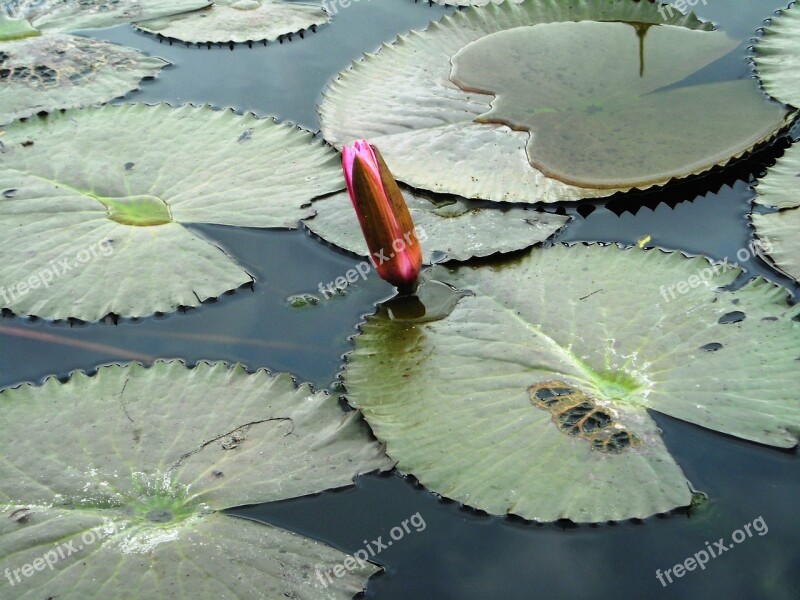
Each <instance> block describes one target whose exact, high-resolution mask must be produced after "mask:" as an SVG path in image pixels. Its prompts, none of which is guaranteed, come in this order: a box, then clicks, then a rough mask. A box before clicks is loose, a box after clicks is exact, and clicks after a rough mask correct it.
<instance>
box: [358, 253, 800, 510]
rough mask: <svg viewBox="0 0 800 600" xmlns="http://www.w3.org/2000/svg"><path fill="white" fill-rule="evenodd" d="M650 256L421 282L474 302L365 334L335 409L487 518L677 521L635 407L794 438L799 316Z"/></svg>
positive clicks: (693, 263) (531, 257)
mask: <svg viewBox="0 0 800 600" xmlns="http://www.w3.org/2000/svg"><path fill="white" fill-rule="evenodd" d="M738 274H739V271H738V270H733V269H730V268H728V267H725V266H721V265H720V266H718V267H716V273H715V269H714V268H713V267H712V265H711V264H710V263H709V262H708V261H707V260H706V259H703V258H694V259H689V258H686V257H684V256H683V255H681V254H678V253H673V254H666V253H663V252H661V251H659V250H653V251H644V250H639V249H638V248H636V249H628V250H623V249H620V248H618V247H601V246H597V245H593V246H581V245H578V246H574V247H566V246H556V247H553V248H550V249H547V250H539V251H533V252H531V253H529V254H528V255H526V256H525V257H523V258H520V259H516V260H514V261H509V262H508V263H506V264H504V265H499V266H497V267H492V268H487V267H479V268H475V267H467V266H463V267H460V268H459V269H458V270H455V271H448V270H446V269H445V268H444V267H440V266H438V267H434V270H433V276H434V277H436V278H438V279H439V280H441V281H446V282H448V283H450V284H453V285H455V286H458V287H459V288H466V289H469V290H471V291H472V292H473V293H474V294H475V295H474V296H469V297H465V298H462V299H461V300H460V302H459V304H458V305H457V307H456V308H455V310H454V311H453V312H452V314H451V315H450V316H449V317H448V318H446V319H444V320H439V321H432V322H428V323H416V322H405V321H392V320H389V319H388V318H387V316H386V314H385V313H384V312H383V311H380V312H379V313H378V314H377V315H376V316H372V317H370V318H368V319H367V322H366V323H365V324H364V325H363V327H362V334H361V335H359V336H358V337H356V339H355V350H354V351H353V353H352V354H351V356H350V357H349V359H348V364H347V367H346V371H345V385H346V388H347V392H348V396H347V397H348V399H349V401H350V403H351V404H352V405H353V406H356V407H357V408H359V409H360V410H361V411H362V412H363V414H364V416H365V418H366V419H367V421H368V422H369V424H370V426H371V427H372V429H373V431H374V433H375V435H376V436H377V437H378V439H380V440H381V441H383V442H385V443H386V444H387V452H388V454H389V455H390V456H391V457H392V458H393V459H395V460H397V461H398V468H399V469H400V470H402V471H403V472H406V473H411V474H413V475H414V476H416V477H417V478H418V479H419V480H420V482H421V483H422V484H423V485H425V486H426V487H428V488H429V489H431V490H433V491H434V492H437V493H439V494H442V495H444V496H446V497H448V498H453V499H455V500H458V501H461V502H463V503H465V504H467V505H469V506H473V507H476V508H479V509H483V510H486V511H488V512H490V513H492V514H505V513H513V514H516V515H520V516H522V517H525V518H528V519H533V520H537V521H552V520H556V519H559V518H566V519H571V520H572V521H576V522H599V521H606V520H609V519H612V520H618V519H627V518H632V517H639V518H643V517H647V516H649V515H652V514H655V513H660V512H665V511H669V510H671V509H674V508H676V507H681V506H687V505H689V504H690V502H691V499H692V494H691V488H690V485H689V483H688V482H687V480H686V477H685V475H684V474H683V472H682V471H681V469H680V467H679V466H678V465H677V464H676V463H675V461H674V459H673V458H672V457H671V456H670V453H669V451H668V450H667V448H666V447H665V445H664V442H663V440H662V439H661V436H660V434H659V430H658V428H657V427H656V424H655V422H654V421H653V420H652V418H651V417H650V415H649V414H648V409H652V410H654V411H658V412H661V413H663V414H666V415H670V416H672V417H675V418H678V419H682V420H685V421H689V422H691V423H696V424H698V425H701V426H703V427H707V428H709V429H712V430H715V431H720V432H723V433H726V434H729V435H732V436H736V437H740V438H743V439H746V440H752V441H755V442H759V443H762V444H769V445H773V446H779V447H785V448H788V447H792V446H795V445H796V444H797V441H798V436H800V399H798V396H797V393H796V390H797V385H798V382H799V381H800V380H799V379H798V371H797V360H798V358H800V322H798V320H797V318H798V316H799V315H800V306H795V307H789V306H788V304H787V302H786V298H787V292H786V291H785V290H784V289H782V288H779V287H777V286H774V285H772V284H770V283H768V282H766V281H763V280H755V281H753V282H751V283H749V284H748V285H746V286H745V287H744V288H742V289H741V290H739V291H736V292H731V291H721V290H719V289H718V287H719V286H725V285H727V284H729V283H731V282H732V281H733V280H734V279H735V277H736V276H737V275H738Z"/></svg>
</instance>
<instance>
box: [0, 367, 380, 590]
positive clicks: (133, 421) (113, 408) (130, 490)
mask: <svg viewBox="0 0 800 600" xmlns="http://www.w3.org/2000/svg"><path fill="white" fill-rule="evenodd" d="M0 405H1V407H2V410H3V414H4V415H5V418H6V419H7V422H14V423H17V426H15V428H13V429H12V428H5V430H4V431H5V433H3V432H0V447H1V448H2V460H0V477H2V479H3V482H4V485H3V490H2V492H0V506H4V512H5V513H6V515H4V518H3V519H2V522H0V570H3V569H5V568H9V569H12V570H13V569H14V568H19V567H22V565H24V564H26V563H28V562H30V561H32V560H34V559H35V558H37V557H39V556H42V555H43V554H44V553H45V552H46V551H47V550H50V549H52V548H53V547H54V545H58V544H59V543H62V544H63V543H65V542H68V541H71V540H74V542H75V546H76V547H77V546H78V545H79V544H81V543H83V544H84V547H83V548H82V549H81V550H80V551H79V552H78V553H76V554H73V555H71V556H68V557H65V558H64V559H63V560H58V561H57V562H56V564H55V568H54V569H53V570H50V569H46V570H43V571H42V572H37V573H35V575H34V576H32V577H30V578H29V579H24V580H23V582H21V583H18V584H17V585H15V586H14V587H10V586H8V585H6V584H7V582H6V581H4V582H3V584H4V585H6V587H5V589H4V593H3V598H24V599H28V598H31V599H33V598H42V597H47V596H48V595H49V596H53V597H59V598H65V599H69V600H73V599H74V600H79V599H83V598H119V599H122V598H126V597H127V595H128V594H129V593H130V591H131V590H136V593H137V594H138V595H140V597H147V598H161V597H170V598H187V600H188V599H190V598H191V599H194V598H209V599H210V598H230V599H234V598H235V599H250V598H275V597H281V596H282V595H284V594H288V595H290V597H294V598H304V599H309V600H311V599H315V598H351V597H352V595H353V594H354V593H356V592H357V591H359V590H360V589H362V588H363V586H364V583H365V580H366V578H367V577H368V576H369V575H371V574H373V573H374V572H375V571H376V568H375V567H374V566H372V565H369V564H366V565H362V566H360V567H358V568H356V569H353V570H351V571H348V572H347V574H346V576H344V577H341V578H335V577H334V578H333V582H334V583H332V584H330V583H329V585H328V587H325V586H323V583H322V581H323V580H321V579H320V578H319V577H318V575H317V570H318V569H319V571H320V572H322V573H324V572H325V571H326V570H328V569H330V568H332V567H333V566H335V565H336V564H337V563H341V562H342V561H343V559H344V558H345V557H346V555H344V554H342V553H340V552H338V551H336V550H334V549H332V548H329V547H328V546H325V545H324V544H320V543H317V542H314V541H311V540H308V539H306V538H303V537H302V536H298V535H294V534H291V533H287V532H285V531H281V530H279V529H276V528H273V527H270V526H265V525H257V524H254V523H251V522H248V521H244V520H241V519H236V518H233V517H230V516H226V515H223V514H221V513H219V512H216V511H218V510H221V509H224V508H228V507H232V506H237V505H241V504H250V503H257V502H268V501H275V500H283V499H287V498H293V497H296V496H302V495H306V494H310V493H316V492H320V491H323V490H325V489H329V488H331V487H341V486H344V485H349V484H350V483H351V482H352V478H353V477H354V476H355V475H357V474H359V473H365V472H369V471H373V470H376V469H385V468H388V467H390V463H389V462H388V460H387V458H386V456H385V454H384V453H383V451H382V449H381V447H380V446H379V445H378V444H377V443H376V442H374V441H371V440H370V437H369V432H368V430H367V429H366V427H365V426H364V425H363V423H361V422H360V420H359V418H358V416H357V415H356V413H352V414H349V415H348V414H344V413H342V411H341V409H340V408H339V406H338V402H337V401H336V399H335V398H333V397H331V396H329V395H328V394H326V393H325V392H314V391H313V390H311V389H310V387H309V386H308V385H301V386H300V387H295V385H294V382H293V380H292V379H291V377H290V376H288V375H286V374H278V375H272V374H269V373H267V372H265V371H258V372H257V373H254V374H248V373H247V372H246V371H245V370H244V369H243V368H242V367H241V366H235V367H232V368H231V367H228V366H226V365H224V364H222V363H212V364H208V363H200V364H198V365H197V366H196V367H195V368H193V369H188V368H187V367H185V366H184V365H183V364H182V363H180V362H177V361H174V362H162V361H159V362H157V363H156V364H155V365H154V366H153V367H151V368H148V369H145V368H143V367H141V366H139V365H136V364H133V365H128V366H110V367H101V368H100V369H99V370H98V372H97V374H96V375H95V376H93V377H88V376H86V375H84V374H83V373H80V372H76V373H73V375H72V377H71V379H70V380H69V381H68V382H67V383H65V384H62V383H60V382H59V381H58V380H56V379H55V378H50V379H48V380H46V381H45V382H44V384H42V385H41V386H31V385H28V384H24V385H22V386H21V387H19V388H16V389H6V390H4V391H2V392H0ZM48 423H50V424H52V425H51V426H47V424H48ZM26 424H27V425H26ZM43 425H44V426H43ZM26 427H27V429H26ZM21 507H25V508H27V509H28V510H30V511H31V514H30V515H29V516H28V517H27V518H23V519H21V520H16V519H14V518H5V517H6V516H9V515H11V516H13V515H14V514H15V512H16V511H17V510H18V509H19V508H21ZM100 526H102V527H104V528H105V531H106V532H109V533H107V535H102V536H100V539H98V540H96V541H94V542H92V543H91V544H89V543H86V540H82V539H81V537H80V536H81V535H82V534H84V533H85V532H86V531H87V530H89V529H92V528H95V527H100ZM326 581H327V580H326ZM9 588H10V589H9Z"/></svg>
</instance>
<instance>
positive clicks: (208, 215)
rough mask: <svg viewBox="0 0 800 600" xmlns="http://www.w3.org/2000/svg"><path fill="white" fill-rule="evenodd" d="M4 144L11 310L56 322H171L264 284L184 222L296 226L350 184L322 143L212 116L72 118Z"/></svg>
mask: <svg viewBox="0 0 800 600" xmlns="http://www.w3.org/2000/svg"><path fill="white" fill-rule="evenodd" d="M0 143H2V144H3V149H4V152H3V153H0V198H2V200H0V227H2V229H3V231H5V232H6V234H5V236H4V237H3V238H2V239H1V240H0V249H2V253H3V257H4V260H3V262H2V264H0V301H1V303H2V306H3V307H5V308H8V309H10V310H12V311H14V312H15V313H17V314H24V315H36V316H39V317H42V318H47V319H66V318H75V319H81V320H84V321H96V320H99V319H102V318H103V317H104V316H106V315H107V314H109V313H113V314H116V315H119V316H122V317H142V316H147V315H151V314H153V313H156V312H171V311H174V310H176V309H177V308H178V307H179V306H198V305H199V304H200V303H201V302H203V301H205V300H207V299H209V298H215V297H218V296H220V295H221V294H223V293H224V292H227V291H229V290H233V289H236V288H238V287H240V286H242V285H245V284H248V283H252V281H253V278H252V276H251V275H250V274H249V273H247V272H246V271H245V270H244V269H242V267H240V266H239V265H237V264H236V262H235V261H234V260H233V259H232V258H231V257H230V256H228V255H227V254H226V252H225V251H223V250H222V249H221V248H219V247H217V246H216V245H214V244H211V243H209V242H208V241H207V240H205V239H204V238H203V237H201V236H198V235H196V234H194V233H192V232H191V231H189V230H188V229H187V228H186V227H185V226H184V224H186V223H212V224H220V225H230V226H239V227H281V228H294V227H297V224H298V221H299V220H300V219H303V218H305V217H308V216H309V215H311V214H313V211H312V210H310V209H308V208H303V206H304V205H307V204H308V203H309V202H310V201H311V200H312V199H313V198H315V197H317V196H320V195H325V194H329V193H331V192H335V191H338V190H340V189H341V188H342V186H343V185H344V180H343V177H342V174H341V166H340V164H339V160H338V156H337V154H336V153H335V152H334V151H333V150H331V149H330V148H328V147H326V146H324V145H323V144H322V143H320V142H318V141H316V140H315V139H314V136H313V135H312V134H311V133H309V132H304V131H302V130H300V129H298V128H296V127H293V126H290V125H281V124H278V123H276V122H275V121H273V120H271V119H259V118H256V117H255V116H253V115H244V116H240V115H236V114H234V113H233V112H232V111H230V110H224V111H214V110H212V109H210V108H207V107H203V108H198V107H193V106H183V107H180V108H172V107H169V106H167V105H163V104H162V105H157V106H145V105H125V106H105V107H102V108H99V109H84V110H74V111H67V112H65V113H59V114H51V115H49V116H48V117H46V118H33V119H30V120H29V121H24V122H21V121H18V122H15V123H13V124H12V125H10V126H9V127H8V128H7V129H6V131H5V134H4V135H3V137H2V138H0Z"/></svg>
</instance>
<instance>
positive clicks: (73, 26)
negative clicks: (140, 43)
mask: <svg viewBox="0 0 800 600" xmlns="http://www.w3.org/2000/svg"><path fill="white" fill-rule="evenodd" d="M209 4H211V2H210V0H56V1H52V2H40V3H38V4H29V5H28V6H27V7H26V9H25V10H24V11H22V12H21V13H20V14H19V17H20V18H21V19H24V20H26V21H27V22H28V23H30V25H31V26H32V27H34V28H35V29H37V30H38V31H40V32H42V33H45V32H48V33H52V32H63V31H76V30H78V29H93V28H98V27H112V26H114V25H121V24H124V23H132V22H133V21H142V20H145V19H156V18H159V17H167V16H170V15H177V14H180V13H183V12H187V11H192V10H197V9H199V8H204V7H206V6H208V5H209Z"/></svg>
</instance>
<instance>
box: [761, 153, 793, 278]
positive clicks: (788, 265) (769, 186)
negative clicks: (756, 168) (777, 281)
mask: <svg viewBox="0 0 800 600" xmlns="http://www.w3.org/2000/svg"><path fill="white" fill-rule="evenodd" d="M798 184H800V145H797V144H795V145H794V146H792V147H790V148H789V149H788V150H787V151H786V154H785V155H784V156H783V157H781V158H780V159H778V162H777V163H776V164H775V166H774V167H771V168H770V169H769V170H768V171H767V174H766V175H765V176H764V178H763V179H761V180H760V181H759V182H758V186H757V187H756V199H755V203H756V205H759V206H762V207H765V208H772V209H776V212H771V213H767V214H758V213H753V214H752V215H751V216H750V219H751V220H752V222H753V226H754V227H755V229H756V235H757V236H758V237H759V238H761V239H762V241H763V242H764V243H762V244H761V248H762V249H763V250H765V251H766V252H767V253H768V257H769V260H771V261H772V262H773V263H774V264H775V266H776V267H778V268H779V269H780V270H781V271H783V272H784V273H786V274H787V275H788V276H789V277H792V278H794V279H795V280H797V281H800V196H798Z"/></svg>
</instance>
